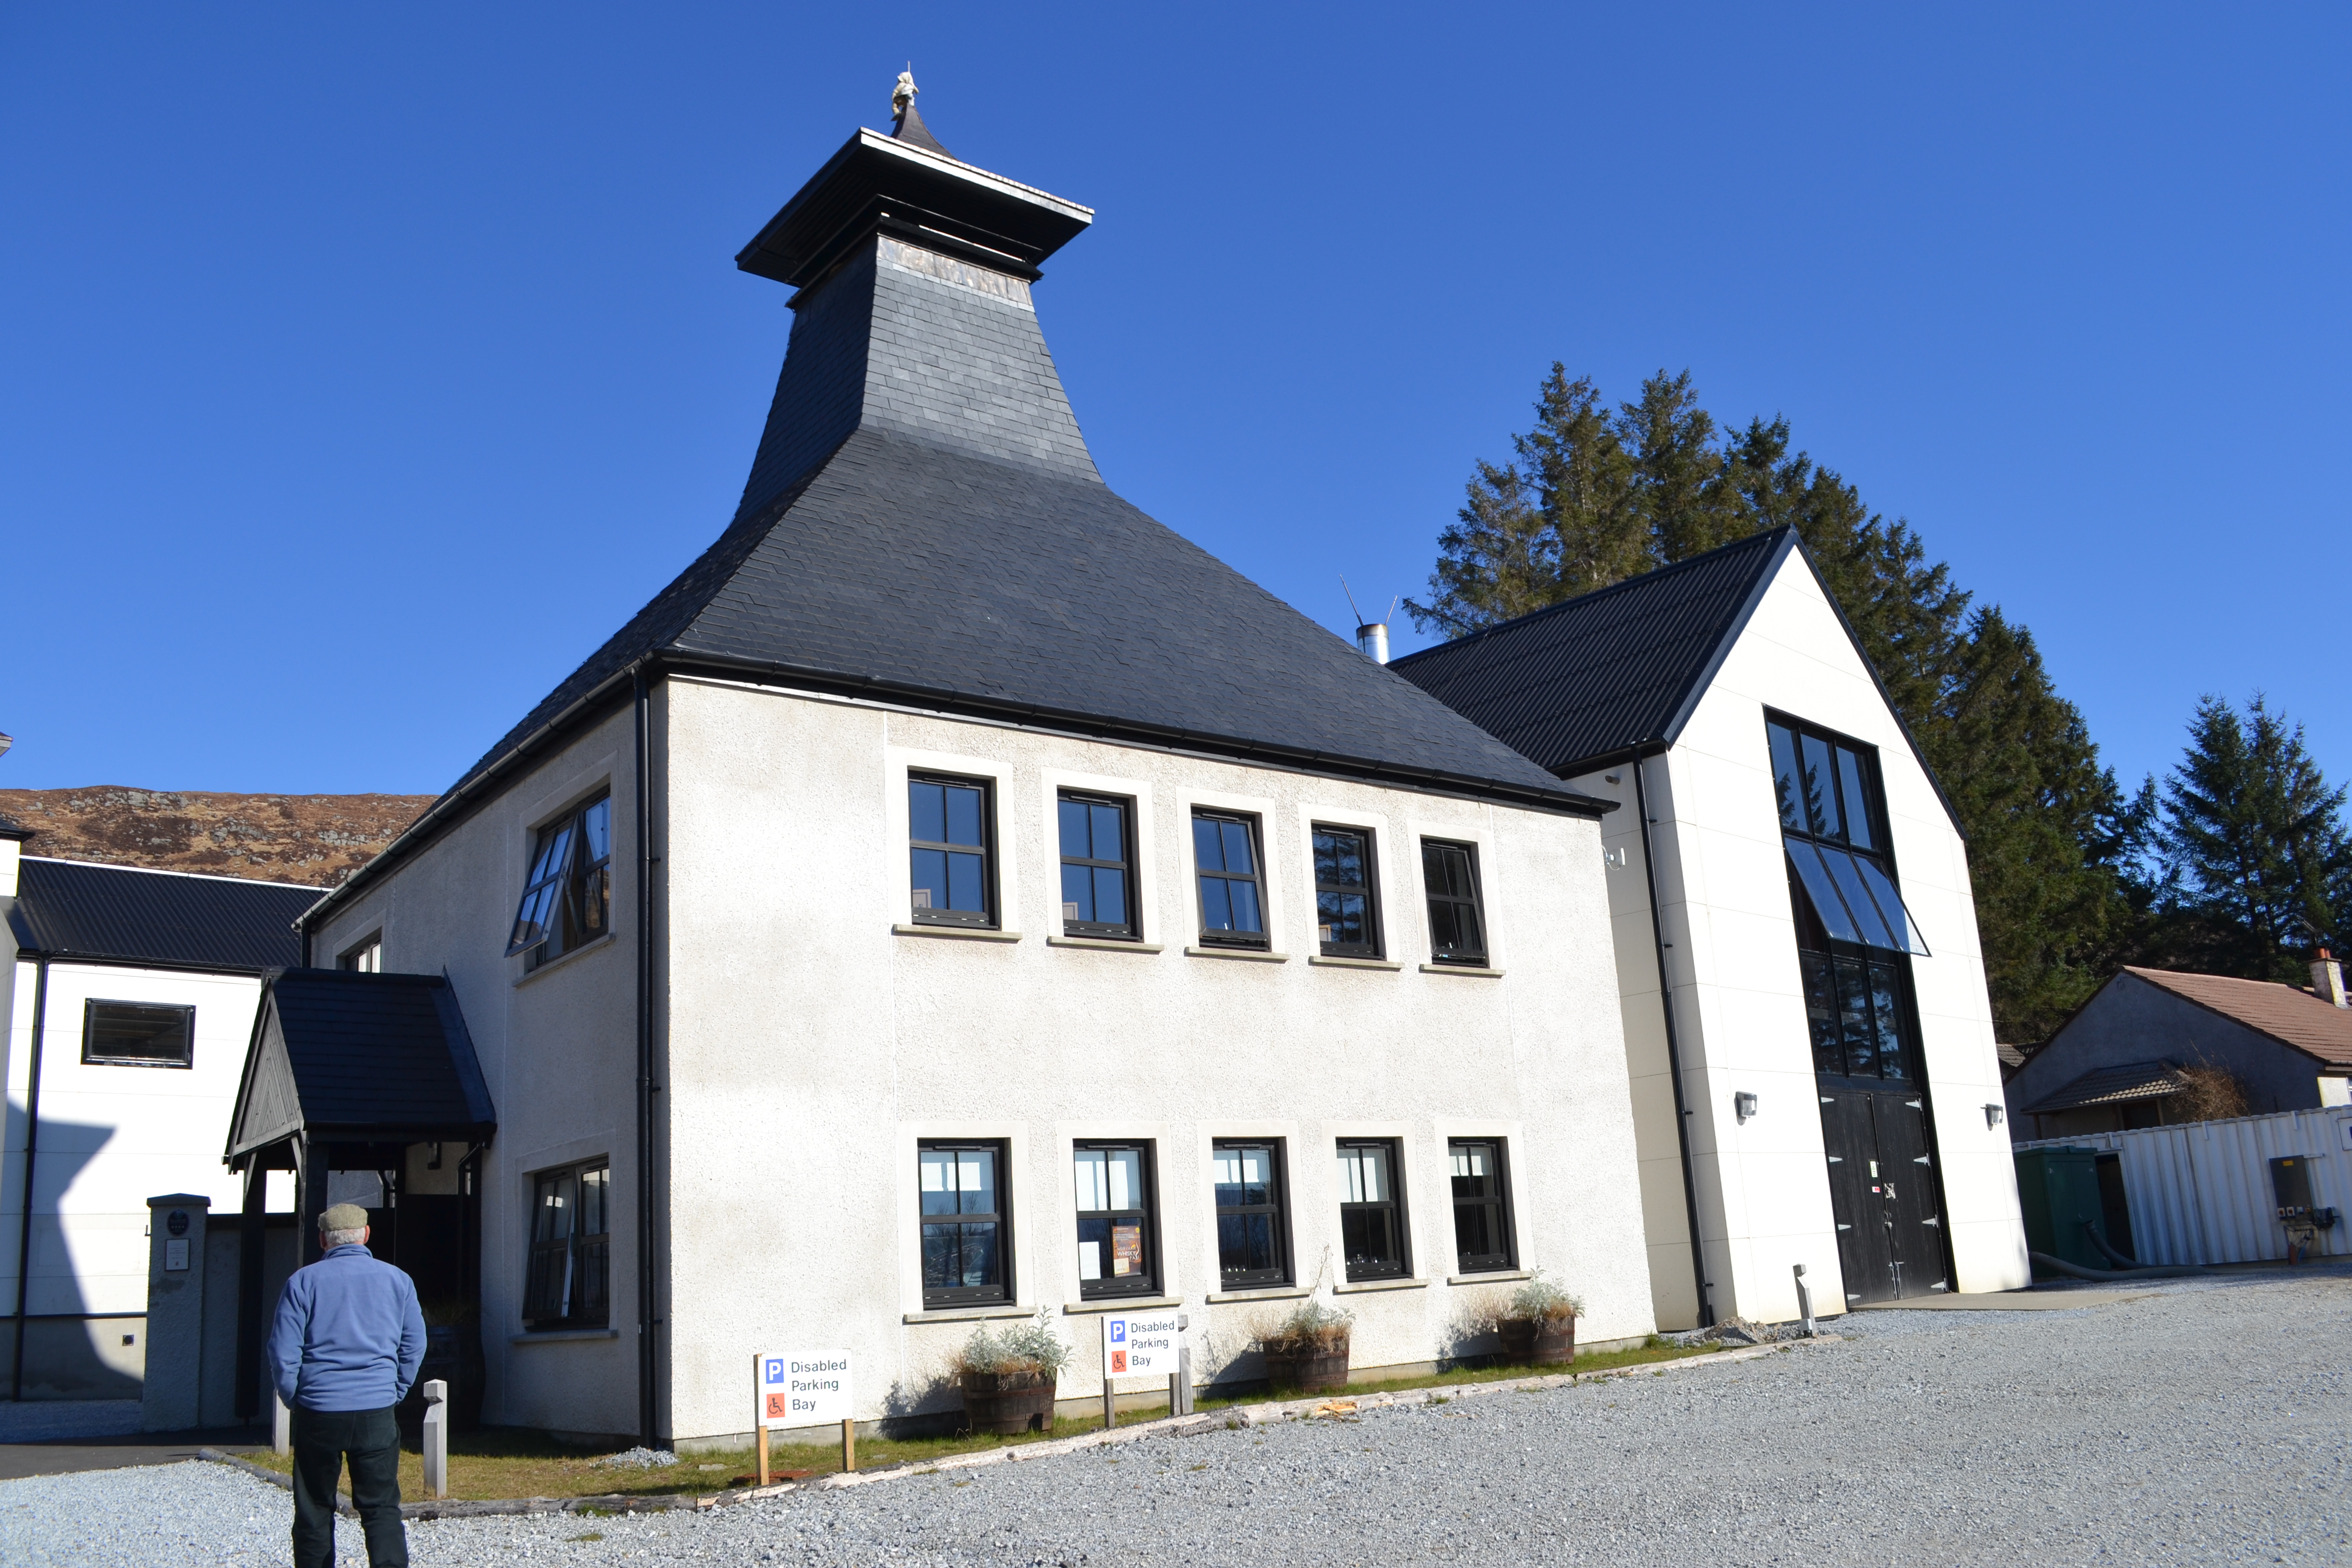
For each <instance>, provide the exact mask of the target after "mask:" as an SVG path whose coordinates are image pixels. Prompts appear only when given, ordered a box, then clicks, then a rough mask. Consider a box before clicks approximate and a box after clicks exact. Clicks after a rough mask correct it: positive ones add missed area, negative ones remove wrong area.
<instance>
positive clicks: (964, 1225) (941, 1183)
mask: <svg viewBox="0 0 2352 1568" xmlns="http://www.w3.org/2000/svg"><path fill="white" fill-rule="evenodd" d="M915 1161H916V1165H917V1172H916V1175H917V1182H916V1185H917V1186H918V1188H919V1191H920V1194H921V1198H920V1201H921V1204H922V1216H921V1217H922V1226H923V1305H924V1306H926V1307H966V1306H982V1305H987V1304H989V1303H992V1302H1003V1301H1010V1300H1013V1270H1012V1258H1013V1247H1012V1218H1013V1215H1012V1200H1011V1198H1010V1196H1009V1194H1006V1192H1005V1190H1004V1163H1005V1160H1004V1145H1003V1143H1002V1142H990V1141H983V1142H944V1141H940V1142H932V1141H926V1142H921V1143H918V1144H917V1145H916V1146H915Z"/></svg>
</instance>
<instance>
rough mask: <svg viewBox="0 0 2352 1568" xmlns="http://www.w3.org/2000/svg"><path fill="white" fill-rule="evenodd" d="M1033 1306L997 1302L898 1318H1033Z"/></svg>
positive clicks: (917, 1320) (947, 1320) (927, 1320)
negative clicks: (984, 1305) (985, 1305)
mask: <svg viewBox="0 0 2352 1568" xmlns="http://www.w3.org/2000/svg"><path fill="white" fill-rule="evenodd" d="M1036 1315H1037V1309H1036V1308H1035V1307H1034V1306H1028V1307H1022V1306H1013V1305H1008V1304H1007V1303H1005V1302H1002V1301H1000V1302H998V1303H997V1304H995V1305H994V1306H992V1307H942V1308H941V1309H940V1310H938V1311H936V1312H908V1313H905V1314H903V1315H902V1316H901V1317H900V1318H899V1320H898V1321H900V1322H902V1323H976V1322H979V1321H981V1320H982V1319H983V1318H1034V1317H1035V1316H1036Z"/></svg>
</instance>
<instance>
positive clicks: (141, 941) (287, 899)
mask: <svg viewBox="0 0 2352 1568" xmlns="http://www.w3.org/2000/svg"><path fill="white" fill-rule="evenodd" d="M320 894H321V889H317V888H296V887H289V886H287V885H285V884H283V883H278V882H247V881H240V880H236V879H232V878H226V877H194V876H189V875H186V874H184V873H182V872H176V871H151V870H146V869H143V868H138V867H131V866H103V865H93V864H89V863H87V862H83V861H76V860H50V859H46V858H36V857H32V856H27V857H26V858H25V859H24V860H23V861H22V862H21V863H20V864H19V865H18V868H17V874H16V909H15V910H12V911H10V913H9V916H8V921H9V924H10V925H11V926H13V927H14V928H15V931H16V942H17V945H18V946H19V947H21V948H24V949H26V950H28V951H29V952H37V953H46V954H47V955H48V956H50V957H52V958H57V959H68V960H70V959H81V960H86V961H90V962H98V963H131V964H152V965H154V966H156V967H159V968H172V969H196V970H208V971H212V972H215V973H226V974H257V973H261V972H262V971H264V970H269V969H283V968H287V967H289V966H290V965H293V964H298V963H301V962H302V948H301V942H300V940H299V938H298V937H297V936H296V935H295V932H294V921H295V918H296V917H297V916H299V915H300V914H301V912H302V911H303V910H307V909H309V908H310V906H311V905H312V904H315V903H317V902H318V901H319V899H320Z"/></svg>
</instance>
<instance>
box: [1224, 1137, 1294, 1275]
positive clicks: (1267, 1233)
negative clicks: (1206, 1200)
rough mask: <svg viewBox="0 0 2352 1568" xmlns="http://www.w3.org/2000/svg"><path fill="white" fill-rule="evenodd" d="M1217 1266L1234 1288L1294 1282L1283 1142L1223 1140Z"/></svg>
mask: <svg viewBox="0 0 2352 1568" xmlns="http://www.w3.org/2000/svg"><path fill="white" fill-rule="evenodd" d="M1215 1172H1216V1187H1217V1271H1218V1275H1219V1277H1220V1278H1221V1279H1223V1281H1224V1285H1225V1288H1226V1289H1229V1290H1244V1289H1254V1288H1255V1287H1257V1286H1261V1285H1286V1284H1288V1283H1289V1282H1290V1252H1289V1238H1288V1237H1287V1235H1286V1232H1287V1230H1288V1226H1286V1225H1284V1223H1283V1192H1282V1145H1281V1144H1280V1143H1277V1142H1260V1143H1244V1142H1233V1143H1223V1142H1221V1143H1218V1144H1217V1145H1216V1146H1215Z"/></svg>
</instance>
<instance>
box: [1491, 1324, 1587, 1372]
mask: <svg viewBox="0 0 2352 1568" xmlns="http://www.w3.org/2000/svg"><path fill="white" fill-rule="evenodd" d="M1499 1326H1500V1328H1501V1329H1502V1332H1503V1359H1504V1360H1505V1361H1507V1362H1508V1363H1511V1364H1512V1365H1514V1366H1565V1365H1567V1364H1568V1363H1570V1362H1572V1361H1574V1360H1575V1359H1576V1320H1575V1319H1574V1318H1505V1319H1504V1320H1503V1321H1502V1323H1501V1324H1500V1325H1499Z"/></svg>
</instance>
